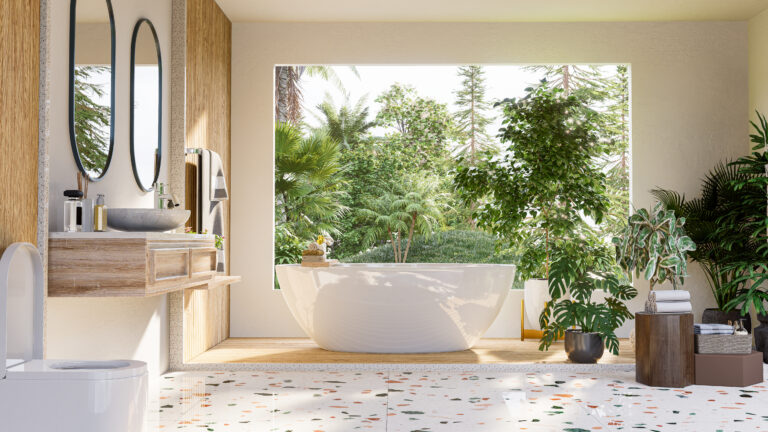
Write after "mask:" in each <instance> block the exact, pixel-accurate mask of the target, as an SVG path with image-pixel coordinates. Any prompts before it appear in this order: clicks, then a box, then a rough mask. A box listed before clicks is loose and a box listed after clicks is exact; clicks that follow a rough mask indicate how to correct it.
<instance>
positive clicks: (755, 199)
mask: <svg viewBox="0 0 768 432" xmlns="http://www.w3.org/2000/svg"><path fill="white" fill-rule="evenodd" d="M757 117H758V120H759V125H758V124H755V123H754V122H752V123H751V124H752V126H753V127H754V129H755V133H754V134H752V135H750V137H751V141H752V142H753V143H754V144H755V145H754V146H753V147H752V153H751V154H750V155H749V156H744V157H741V158H739V159H737V160H736V161H735V162H733V163H732V165H733V166H735V167H737V168H738V170H739V173H741V174H743V175H744V177H743V178H739V179H737V180H734V181H733V182H732V184H733V186H734V187H735V188H736V190H737V191H738V192H739V193H740V195H741V196H740V197H741V200H740V201H739V202H737V203H734V205H733V206H730V207H729V208H727V209H725V210H724V211H723V213H722V215H721V216H720V218H718V221H717V222H718V229H717V232H716V234H717V235H719V236H722V237H723V239H724V240H723V241H724V245H725V247H726V248H727V249H728V250H729V251H731V252H734V254H735V255H736V258H735V259H734V260H733V261H732V262H730V263H729V264H728V265H727V266H725V268H724V269H723V271H728V272H733V273H734V274H735V275H736V276H735V277H734V278H733V279H731V280H730V281H728V282H727V283H726V284H725V285H724V289H726V290H733V291H735V294H734V296H733V298H732V299H731V301H730V302H728V304H726V305H725V308H726V310H731V309H737V308H740V309H741V315H742V316H746V315H747V314H748V313H749V309H750V306H752V307H754V308H755V312H756V313H757V315H758V319H759V320H760V321H761V322H763V323H766V322H768V319H766V308H765V303H764V302H766V301H768V153H766V149H768V122H766V119H765V117H764V116H763V115H761V114H760V113H759V112H758V113H757ZM734 228H735V229H734ZM761 327H762V328H763V331H766V330H765V328H766V326H761ZM761 333H762V332H761ZM755 336H756V340H759V341H761V342H763V341H764V340H765V338H764V337H762V336H759V335H757V334H756V335H755ZM759 343H760V342H759ZM760 344H761V345H762V343H760ZM764 348H765V347H763V349H764ZM767 357H768V356H767Z"/></svg>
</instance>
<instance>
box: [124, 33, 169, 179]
mask: <svg viewBox="0 0 768 432" xmlns="http://www.w3.org/2000/svg"><path fill="white" fill-rule="evenodd" d="M162 82H163V66H162V62H161V58H160V43H159V42H158V40H157V33H156V32H155V27H154V26H153V25H152V22H151V21H149V20H148V19H146V18H142V19H140V20H139V21H138V22H137V23H136V26H135V27H134V28H133V37H132V38H131V163H132V164H133V176H134V177H135V178H136V184H138V185H139V187H140V188H141V189H142V190H144V191H147V192H148V191H150V190H152V185H154V184H155V182H156V181H157V176H158V175H159V174H160V161H161V153H162V152H161V151H162V127H161V125H162V120H163V113H162V100H163V93H162V92H163V87H162Z"/></svg>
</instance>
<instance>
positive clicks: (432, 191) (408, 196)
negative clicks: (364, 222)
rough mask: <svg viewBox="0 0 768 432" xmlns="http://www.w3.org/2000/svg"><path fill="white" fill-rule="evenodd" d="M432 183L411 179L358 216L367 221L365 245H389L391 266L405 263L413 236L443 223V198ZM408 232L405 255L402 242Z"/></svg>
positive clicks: (428, 233) (428, 232)
mask: <svg viewBox="0 0 768 432" xmlns="http://www.w3.org/2000/svg"><path fill="white" fill-rule="evenodd" d="M438 186H439V184H438V182H437V181H436V179H432V178H425V177H421V178H419V177H413V178H409V179H406V180H405V181H404V182H403V183H402V184H400V185H398V186H397V190H396V191H392V192H387V193H385V194H384V195H382V196H381V197H380V198H377V199H374V200H373V201H372V202H371V205H370V206H369V207H368V208H364V209H360V210H359V212H360V214H361V215H362V216H363V217H365V218H367V219H368V220H369V221H371V223H370V225H369V228H368V230H367V231H366V234H365V238H366V240H367V241H368V242H371V243H372V242H376V241H382V240H384V241H386V240H389V241H390V242H391V243H392V251H393V252H394V256H395V262H396V263H404V262H406V261H407V260H408V251H409V250H410V248H411V243H412V241H413V235H414V234H421V235H423V236H429V235H430V234H431V233H432V232H433V231H434V230H435V228H436V227H437V225H438V224H439V223H440V221H442V220H443V214H442V211H443V210H444V209H446V208H447V205H445V204H444V202H445V200H446V198H447V195H448V194H446V193H442V192H439V189H438ZM406 231H407V232H408V234H407V235H408V237H407V240H406V245H405V251H403V244H402V238H403V235H404V234H405V232H406Z"/></svg>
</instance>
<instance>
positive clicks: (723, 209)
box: [651, 161, 754, 330]
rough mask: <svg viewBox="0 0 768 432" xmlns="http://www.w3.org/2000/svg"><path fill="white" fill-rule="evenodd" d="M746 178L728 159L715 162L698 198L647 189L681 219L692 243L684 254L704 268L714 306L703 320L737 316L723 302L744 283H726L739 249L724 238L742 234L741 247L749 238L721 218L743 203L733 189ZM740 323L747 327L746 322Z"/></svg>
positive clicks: (730, 278)
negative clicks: (691, 247)
mask: <svg viewBox="0 0 768 432" xmlns="http://www.w3.org/2000/svg"><path fill="white" fill-rule="evenodd" d="M749 177H750V176H749V175H747V174H745V173H742V172H741V170H740V169H739V167H738V166H737V165H734V164H733V163H731V162H730V161H729V162H726V163H719V164H717V165H716V166H715V168H713V169H712V170H711V171H710V172H709V173H708V174H707V175H706V176H705V177H704V182H703V185H702V188H701V196H700V197H697V198H694V199H690V200H687V199H686V198H685V195H683V194H680V193H678V192H675V191H672V190H668V189H655V190H653V191H651V193H652V194H653V195H654V196H655V197H656V198H657V199H658V200H659V202H660V203H662V204H663V205H664V207H666V208H667V209H668V210H672V211H674V212H675V216H677V217H684V218H685V221H686V222H685V231H686V234H687V235H688V236H689V237H690V238H691V239H692V240H693V242H694V243H696V250H693V251H689V252H688V256H689V257H690V258H691V260H692V261H694V262H697V263H699V264H700V265H701V268H702V270H704V274H705V275H706V276H707V283H708V285H709V288H710V290H711V291H712V295H713V297H714V299H715V303H716V305H717V307H716V308H707V309H705V310H704V312H703V314H702V322H704V323H722V324H725V323H727V322H728V321H736V320H738V319H739V318H740V316H741V310H740V309H739V308H735V309H730V310H728V309H727V305H728V304H729V303H730V302H731V301H732V300H733V299H734V298H735V297H736V295H737V293H738V292H739V291H740V290H741V289H742V288H743V286H744V282H736V283H730V282H731V281H734V280H735V279H736V278H737V276H738V274H737V273H736V271H735V269H733V268H731V264H733V263H734V262H737V261H738V260H739V259H740V256H742V255H743V251H742V250H739V249H740V248H732V247H729V246H728V244H729V241H728V240H727V239H729V238H733V237H734V236H739V235H742V237H746V238H744V239H743V241H742V243H741V244H742V245H744V246H749V244H750V243H751V240H750V238H749V233H747V232H746V231H745V230H743V229H742V226H741V225H742V224H740V223H737V222H736V221H735V220H721V219H722V216H723V215H724V214H727V213H728V212H729V211H730V209H732V208H734V207H735V206H736V207H741V206H742V205H743V204H742V203H743V198H744V193H743V191H742V190H739V189H738V188H737V182H739V181H744V180H747V179H748V178H749ZM753 187H754V186H753ZM726 269H727V270H726ZM744 325H745V327H747V329H748V330H749V329H750V323H749V321H745V322H744Z"/></svg>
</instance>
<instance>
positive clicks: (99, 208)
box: [93, 194, 107, 232]
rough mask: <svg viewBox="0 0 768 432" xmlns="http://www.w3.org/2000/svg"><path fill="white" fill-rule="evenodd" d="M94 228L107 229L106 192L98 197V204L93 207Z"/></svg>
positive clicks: (98, 230) (100, 230) (95, 229)
mask: <svg viewBox="0 0 768 432" xmlns="http://www.w3.org/2000/svg"><path fill="white" fill-rule="evenodd" d="M93 230H94V231H97V232H103V231H106V230H107V206H106V204H105V203H104V194H99V195H98V197H97V198H96V206H95V207H94V208H93Z"/></svg>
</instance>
